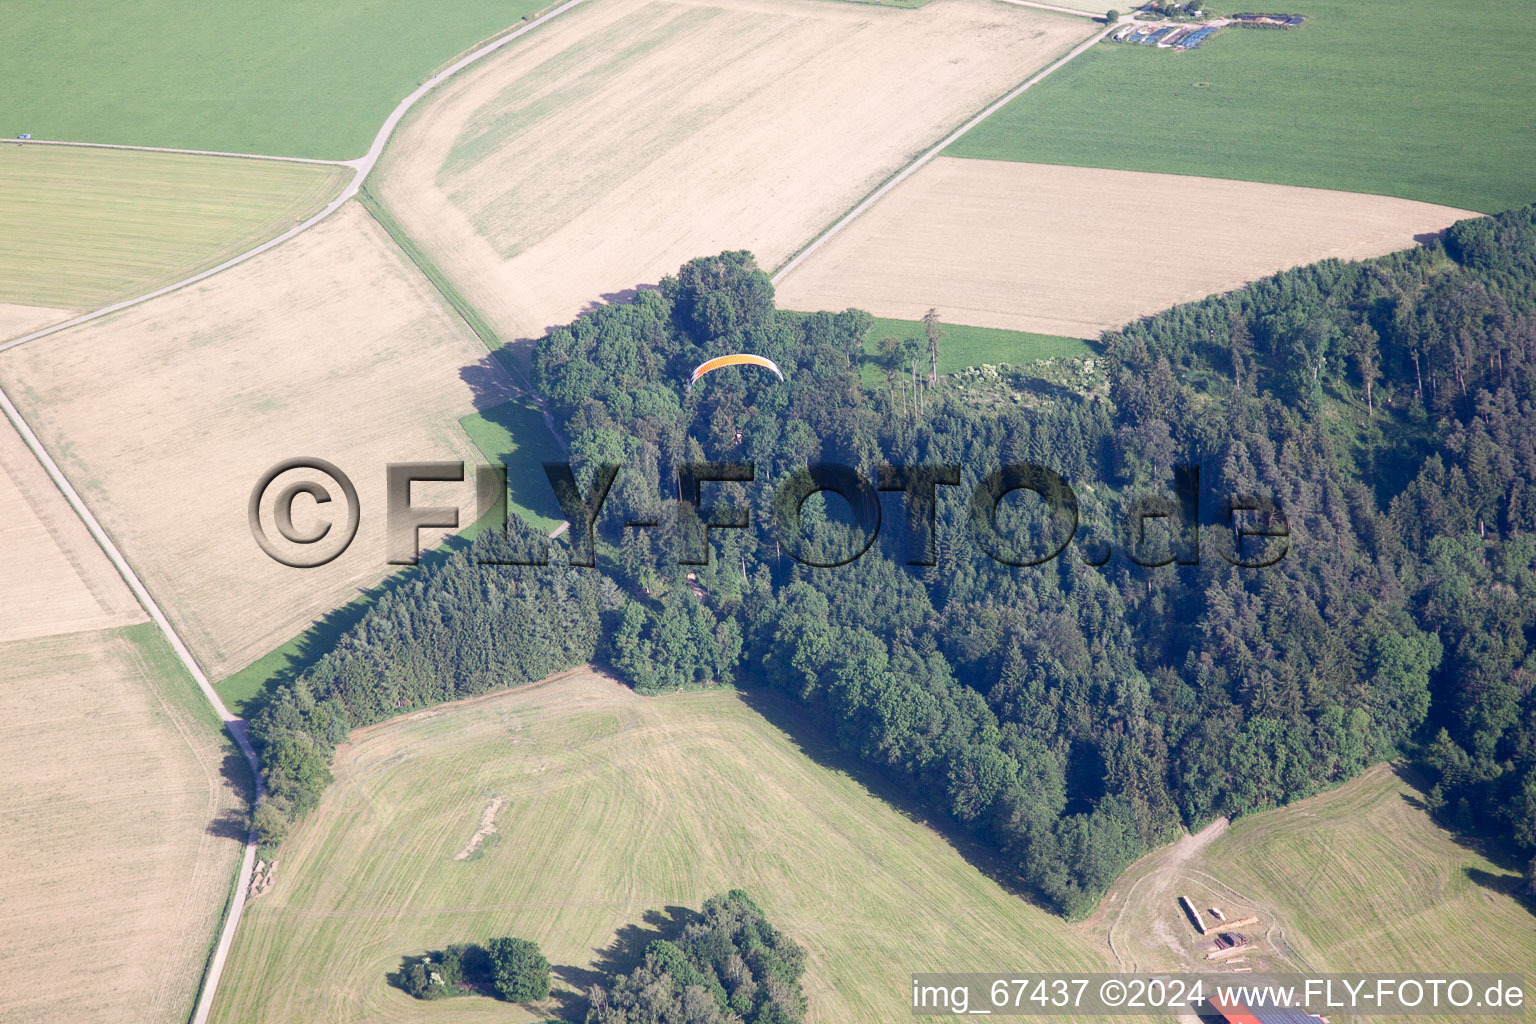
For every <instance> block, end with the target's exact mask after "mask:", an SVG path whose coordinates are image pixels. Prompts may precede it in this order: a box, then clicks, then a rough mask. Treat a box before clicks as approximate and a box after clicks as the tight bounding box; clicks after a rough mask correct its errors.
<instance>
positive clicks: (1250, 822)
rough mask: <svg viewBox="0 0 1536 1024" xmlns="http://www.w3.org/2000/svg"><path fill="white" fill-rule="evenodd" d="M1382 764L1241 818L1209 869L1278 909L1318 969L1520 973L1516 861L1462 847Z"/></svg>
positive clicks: (1527, 945) (1526, 925) (1525, 930)
mask: <svg viewBox="0 0 1536 1024" xmlns="http://www.w3.org/2000/svg"><path fill="white" fill-rule="evenodd" d="M1421 797H1422V794H1420V793H1419V792H1418V791H1417V790H1416V789H1415V788H1414V787H1413V786H1412V785H1410V784H1409V783H1408V782H1406V781H1404V779H1402V778H1401V777H1399V776H1398V775H1397V774H1396V773H1394V772H1393V771H1392V770H1391V769H1390V768H1389V767H1387V766H1379V767H1377V768H1375V769H1373V770H1372V771H1370V772H1369V773H1367V774H1366V775H1365V776H1363V777H1361V778H1359V779H1356V780H1355V781H1353V782H1350V783H1348V784H1346V785H1344V786H1341V787H1339V788H1338V789H1336V790H1333V791H1331V792H1329V793H1324V794H1322V795H1320V796H1316V797H1313V798H1311V799H1309V800H1303V801H1301V802H1300V803H1297V804H1294V805H1292V806H1290V807H1286V808H1282V809H1280V810H1276V811H1271V812H1268V813H1265V814H1258V815H1254V816H1253V817H1251V818H1245V819H1239V820H1238V821H1237V822H1235V823H1234V824H1233V825H1232V827H1231V829H1229V830H1228V831H1227V833H1226V834H1225V835H1224V836H1222V837H1221V838H1220V839H1218V840H1217V841H1216V842H1214V843H1212V844H1211V845H1210V847H1209V848H1208V850H1207V852H1206V856H1205V863H1206V870H1207V871H1210V872H1211V873H1212V874H1216V875H1218V876H1219V877H1221V878H1222V879H1223V880H1224V881H1226V882H1228V883H1229V884H1230V885H1232V886H1233V887H1235V888H1237V889H1239V890H1241V891H1243V892H1245V893H1247V894H1249V895H1250V896H1252V897H1253V898H1254V899H1255V900H1257V901H1259V902H1260V903H1263V904H1267V905H1268V906H1270V907H1272V908H1274V910H1275V912H1276V914H1277V915H1278V917H1279V919H1280V920H1281V921H1282V922H1283V924H1284V925H1285V935H1286V939H1287V941H1288V942H1289V943H1290V944H1291V946H1293V947H1294V948H1295V950H1296V952H1297V953H1299V954H1300V956H1301V957H1302V958H1303V960H1304V961H1305V963H1306V965H1307V966H1309V967H1311V968H1314V969H1319V970H1334V971H1391V970H1399V971H1400V970H1410V969H1417V970H1429V971H1441V970H1458V971H1488V972H1506V971H1526V972H1529V971H1530V969H1531V966H1532V965H1533V964H1536V916H1533V915H1536V903H1533V902H1532V901H1531V900H1530V898H1529V897H1520V896H1518V895H1517V894H1518V893H1519V892H1520V890H1521V889H1522V888H1523V887H1524V879H1523V877H1522V874H1521V873H1520V872H1519V871H1517V870H1516V869H1515V868H1514V866H1513V865H1510V866H1500V865H1497V864H1495V863H1493V862H1492V861H1490V860H1488V859H1487V858H1486V857H1484V856H1481V855H1480V854H1478V853H1477V852H1475V851H1473V850H1471V849H1469V848H1467V847H1466V846H1463V845H1461V844H1460V843H1458V842H1457V841H1456V840H1455V838H1454V837H1452V835H1451V834H1450V833H1448V832H1446V831H1444V830H1443V829H1441V828H1439V827H1438V826H1437V825H1435V823H1434V822H1433V820H1431V819H1430V817H1429V815H1428V814H1427V813H1426V812H1425V811H1424V810H1423V805H1422V803H1421Z"/></svg>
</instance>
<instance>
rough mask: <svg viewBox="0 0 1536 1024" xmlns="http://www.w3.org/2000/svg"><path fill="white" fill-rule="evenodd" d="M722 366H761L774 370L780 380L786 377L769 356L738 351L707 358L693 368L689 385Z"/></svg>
mask: <svg viewBox="0 0 1536 1024" xmlns="http://www.w3.org/2000/svg"><path fill="white" fill-rule="evenodd" d="M722 366H761V367H763V368H764V369H765V370H772V371H773V372H774V375H775V376H776V377H778V378H779V380H783V379H784V371H783V370H781V369H779V365H778V364H777V363H775V362H774V361H773V360H772V359H769V358H768V357H767V356H755V355H752V354H751V353H750V352H737V353H736V354H735V355H729V356H716V357H715V358H713V359H708V360H705V361H704V362H702V363H700V364H699V365H698V366H695V367H694V368H693V376H691V377H689V378H688V386H689V387H690V388H691V387H693V386H694V385H695V384H697V383H698V382H699V378H700V377H702V376H704V375H705V374H706V373H709V372H710V371H711V370H718V369H720V367H722Z"/></svg>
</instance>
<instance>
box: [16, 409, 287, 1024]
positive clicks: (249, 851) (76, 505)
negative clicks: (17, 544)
mask: <svg viewBox="0 0 1536 1024" xmlns="http://www.w3.org/2000/svg"><path fill="white" fill-rule="evenodd" d="M0 410H3V411H4V412H5V415H6V418H7V419H8V420H10V422H11V424H12V426H14V427H15V428H16V432H17V433H18V434H20V435H21V439H22V440H23V441H25V442H26V445H27V447H28V448H30V449H31V450H32V454H33V455H34V456H35V457H36V458H37V461H38V462H40V463H41V464H42V466H43V469H44V470H45V471H47V473H48V476H49V479H51V480H52V481H53V485H54V486H55V487H57V488H58V489H59V493H61V494H63V495H64V499H65V500H66V501H68V502H69V504H70V507H71V508H73V509H74V510H75V514H76V515H78V516H79V517H80V521H81V522H83V523H84V524H85V528H86V529H87V530H88V531H89V532H90V534H91V537H92V538H93V539H94V540H95V541H96V544H97V545H98V546H99V547H100V548H101V550H102V552H103V553H104V554H105V555H106V556H107V559H108V560H109V561H110V562H111V563H112V566H113V568H115V569H116V570H117V572H118V575H120V576H121V577H122V578H123V582H124V583H126V584H127V585H128V589H129V590H131V591H133V596H134V597H135V598H137V599H138V601H139V604H140V605H141V606H142V607H143V608H144V610H145V611H146V612H148V613H149V617H150V619H152V620H153V621H154V623H155V625H156V626H158V627H159V628H160V632H161V633H162V634H163V635H164V636H165V639H166V641H167V642H168V643H169V644H170V645H171V650H172V651H174V652H175V654H176V657H177V660H179V661H180V662H181V664H182V666H183V667H185V668H186V670H187V672H188V673H189V674H190V675H191V676H192V679H193V681H195V682H196V683H197V686H198V689H200V690H202V692H203V697H204V698H205V699H206V700H207V701H208V703H209V704H210V705H211V706H212V707H213V710H214V713H215V714H217V715H218V716H219V719H220V720H221V721H222V722H223V723H224V727H225V728H226V729H227V730H229V734H230V736H231V737H232V738H233V739H234V741H235V744H236V746H238V747H239V748H240V752H241V753H242V754H244V755H245V761H246V764H247V765H249V766H250V769H251V779H252V784H253V786H254V791H255V796H254V799H253V800H252V801H251V806H252V807H255V806H256V804H257V803H258V802H259V801H260V800H261V798H262V795H263V786H262V781H261V763H260V761H258V760H257V758H256V748H255V747H253V746H252V745H251V738H250V734H249V731H248V730H247V729H246V724H245V720H244V719H243V718H238V717H236V716H235V715H234V714H233V713H231V712H230V710H229V708H227V707H225V706H224V701H223V700H221V699H220V698H219V694H218V692H217V691H216V690H214V688H213V684H212V683H210V682H209V681H208V677H207V675H205V674H204V673H203V670H202V668H201V667H200V666H199V665H198V664H197V659H196V658H194V657H193V656H192V652H191V650H189V649H188V647H187V645H186V644H185V643H184V642H182V639H181V636H180V635H179V634H178V633H177V632H176V629H175V627H173V626H172V625H171V622H170V620H169V619H168V618H166V616H165V612H163V611H161V609H160V605H159V604H158V603H157V602H156V601H155V599H154V597H152V596H151V595H150V593H149V590H148V588H146V587H145V586H144V583H143V581H142V580H140V579H139V576H138V573H136V572H134V571H133V567H132V566H130V565H129V564H128V560H127V559H126V558H124V557H123V553H122V552H121V551H119V550H118V548H117V545H116V544H115V543H114V542H113V540H112V538H111V537H110V536H109V535H108V534H107V531H106V529H105V528H103V527H102V525H101V523H100V522H99V521H98V520H97V518H96V516H95V515H94V514H92V512H91V510H90V508H89V507H87V505H86V504H85V499H83V498H81V497H80V493H79V492H78V491H76V490H75V488H74V485H73V484H71V483H70V482H69V479H68V478H67V477H66V476H65V475H64V471H63V470H62V469H60V468H59V464H58V463H57V462H55V461H53V456H51V455H49V454H48V450H47V449H46V448H44V447H43V442H42V440H41V439H40V438H39V437H38V436H37V434H36V433H34V432H33V430H32V427H31V426H30V425H29V424H28V423H27V421H26V419H25V418H24V417H23V416H22V414H21V410H20V409H18V408H16V405H15V403H13V402H12V401H11V397H10V395H8V394H6V392H5V389H4V388H3V387H0ZM255 863H256V833H255V831H254V830H252V831H249V832H247V834H246V840H245V854H244V857H243V858H242V860H241V867H240V873H239V874H238V875H237V876H236V885H237V888H236V890H235V893H234V896H233V898H232V899H231V901H230V903H229V904H228V905H227V907H226V910H225V917H224V925H223V928H222V929H221V930H220V934H219V942H218V945H217V946H216V947H215V950H214V953H213V957H212V959H211V960H210V961H209V964H208V967H207V969H206V970H205V972H204V982H203V986H202V991H201V992H200V993H199V998H198V1004H197V1009H196V1011H195V1012H194V1015H193V1020H194V1022H195V1024H202V1022H203V1021H205V1020H207V1018H208V1009H209V1006H210V1005H211V1003H212V999H213V989H214V987H215V986H216V985H217V984H218V978H219V973H220V972H221V971H222V969H223V965H224V959H225V957H226V956H228V953H229V947H230V944H231V943H232V942H233V941H234V937H235V926H236V925H237V924H238V923H239V921H240V912H241V911H242V910H243V909H244V907H245V894H246V887H247V885H249V879H250V874H251V869H252V867H254V865H255Z"/></svg>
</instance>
